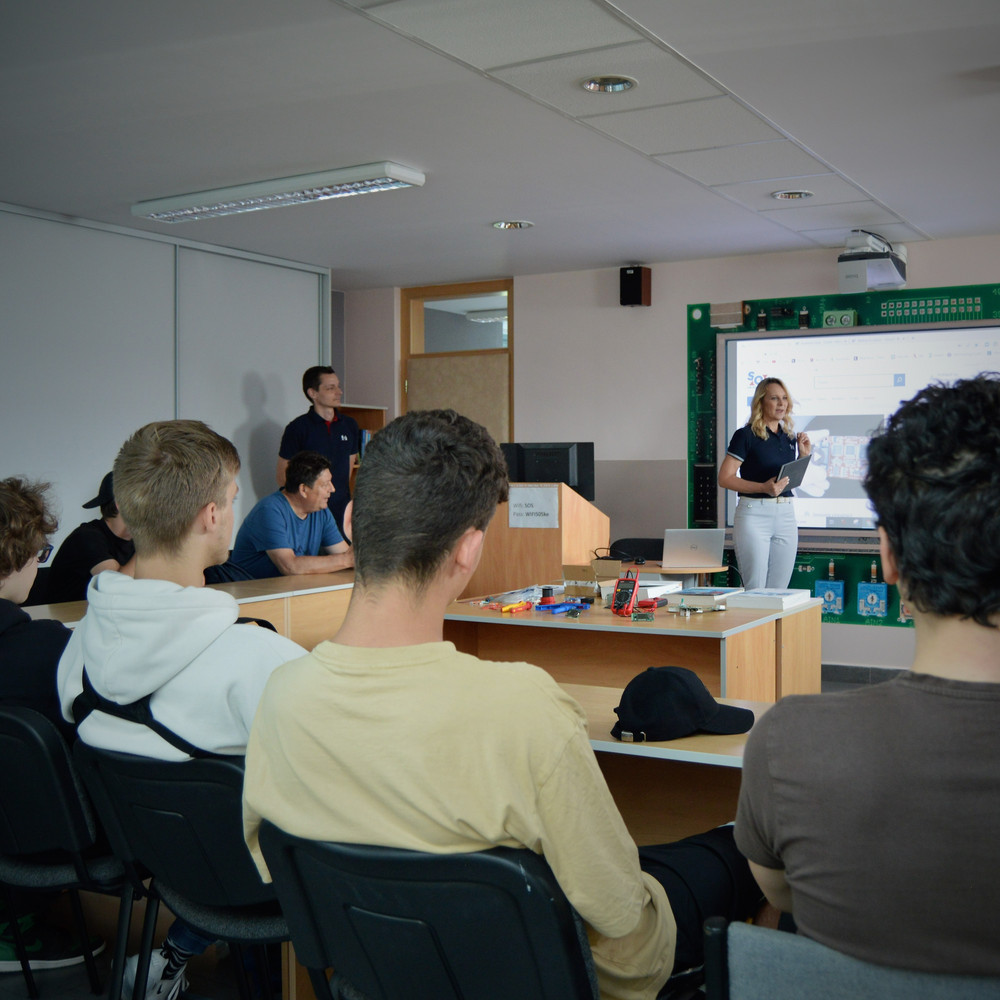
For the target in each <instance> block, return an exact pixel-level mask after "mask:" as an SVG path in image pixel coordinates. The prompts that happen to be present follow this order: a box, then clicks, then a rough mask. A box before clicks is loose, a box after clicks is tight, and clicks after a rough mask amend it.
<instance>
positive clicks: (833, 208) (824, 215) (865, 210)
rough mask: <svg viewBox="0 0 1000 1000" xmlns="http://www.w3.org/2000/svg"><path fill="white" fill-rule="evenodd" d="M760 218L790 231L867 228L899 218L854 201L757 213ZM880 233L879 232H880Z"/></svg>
mask: <svg viewBox="0 0 1000 1000" xmlns="http://www.w3.org/2000/svg"><path fill="white" fill-rule="evenodd" d="M759 214H760V216H761V217H762V218H765V219H770V220H771V221H772V222H777V223H778V225H780V226H785V227H786V228H788V229H791V230H793V231H794V232H797V233H801V232H806V231H807V230H810V229H836V228H837V227H838V226H846V227H847V228H848V229H855V228H859V227H860V228H861V229H871V228H872V227H878V226H879V225H888V224H889V223H892V222H898V221H899V219H898V218H897V217H896V216H894V215H893V214H892V212H890V211H889V210H888V209H887V208H883V206H881V205H879V204H876V203H875V202H874V201H854V202H848V203H846V204H842V205H816V206H801V207H795V208H778V209H774V210H772V211H768V212H760V213H759ZM880 231H881V230H880Z"/></svg>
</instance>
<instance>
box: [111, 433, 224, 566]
mask: <svg viewBox="0 0 1000 1000" xmlns="http://www.w3.org/2000/svg"><path fill="white" fill-rule="evenodd" d="M239 471H240V456H239V454H238V452H237V451H236V448H235V447H234V446H233V444H232V442H231V441H228V440H226V438H224V437H222V436H221V435H220V434H216V433H215V431H213V430H212V429H211V428H210V427H208V426H207V425H206V424H203V423H202V422H201V421H200V420H161V421H158V422H156V423H152V424H146V426H145V427H140V428H139V430H137V431H136V432H135V433H134V434H133V435H132V436H131V437H130V438H129V439H128V440H127V441H126V442H125V443H124V444H123V445H122V447H121V451H119V452H118V457H117V458H116V459H115V469H114V477H115V479H114V481H115V500H116V501H117V503H118V509H119V511H120V512H121V515H122V517H123V518H124V520H125V523H126V524H127V525H128V527H129V530H130V531H131V532H132V538H133V539H134V541H135V547H136V549H137V550H138V551H139V552H142V553H146V554H150V553H166V554H175V553H177V552H178V551H180V548H181V546H182V545H183V543H184V539H185V537H186V536H187V533H188V531H189V529H190V527H191V523H192V522H193V521H194V519H195V517H196V516H197V514H198V511H200V510H201V509H202V508H203V507H204V506H205V505H206V504H209V503H215V504H217V505H218V506H219V507H225V505H226V490H227V488H228V487H229V484H230V483H231V482H232V481H233V480H234V479H235V478H236V474H237V473H238V472H239Z"/></svg>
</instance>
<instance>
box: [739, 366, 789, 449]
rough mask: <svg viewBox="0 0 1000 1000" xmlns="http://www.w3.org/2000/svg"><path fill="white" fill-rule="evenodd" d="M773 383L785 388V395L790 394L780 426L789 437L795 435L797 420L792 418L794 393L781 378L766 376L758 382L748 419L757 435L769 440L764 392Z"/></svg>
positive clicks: (748, 423) (749, 425) (749, 424)
mask: <svg viewBox="0 0 1000 1000" xmlns="http://www.w3.org/2000/svg"><path fill="white" fill-rule="evenodd" d="M771 385H780V386H781V388H782V389H784V390H785V395H787V396H788V409H787V410H785V416H784V419H783V420H782V421H781V424H780V425H779V427H780V429H781V431H783V432H784V433H785V434H787V435H788V436H789V437H795V421H794V420H792V394H791V393H790V392H789V391H788V386H786V385H785V383H784V382H782V381H781V379H780V378H774V377H771V378H765V379H762V380H761V381H760V382H758V383H757V389H756V390H755V391H754V394H753V400H752V401H751V403H750V419H749V420H748V421H747V426H748V427H749V428H750V430H752V431H753V432H754V434H756V435H757V437H759V438H762V439H763V440H765V441H766V440H767V424H766V423H764V394H765V393H766V392H767V388H768V386H771Z"/></svg>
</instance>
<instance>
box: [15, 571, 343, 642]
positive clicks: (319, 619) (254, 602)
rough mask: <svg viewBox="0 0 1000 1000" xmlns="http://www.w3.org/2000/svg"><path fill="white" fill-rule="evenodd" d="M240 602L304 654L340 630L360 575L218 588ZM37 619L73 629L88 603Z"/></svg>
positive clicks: (42, 611)
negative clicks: (50, 619) (46, 619)
mask: <svg viewBox="0 0 1000 1000" xmlns="http://www.w3.org/2000/svg"><path fill="white" fill-rule="evenodd" d="M211 586H212V589H213V590H222V591H224V592H225V593H227V594H231V595H232V596H233V597H234V598H236V603H237V604H239V606H240V612H241V614H243V615H244V616H245V617H247V618H264V619H266V620H267V621H269V622H271V624H272V625H274V627H275V628H276V629H277V630H278V631H279V632H280V633H281V634H282V635H285V636H288V638H289V639H292V640H294V641H295V642H297V643H298V644H299V645H300V646H302V647H303V648H304V649H312V648H313V646H315V645H316V644H317V643H318V642H321V641H322V640H323V639H329V638H331V637H332V636H333V634H334V632H336V631H337V629H338V628H340V624H341V622H343V620H344V615H346V614H347V605H348V603H349V602H350V599H351V591H352V590H353V588H354V570H353V569H345V570H340V571H339V572H337V573H315V574H310V575H307V576H275V577H271V578H269V579H267V580H239V581H237V582H235V583H216V584H212V585H211ZM24 610H25V611H27V613H28V614H29V615H31V617H32V618H53V619H55V620H56V621H58V622H62V623H63V624H64V625H66V626H68V627H69V628H73V626H74V625H76V623H77V622H78V621H80V619H81V618H83V616H84V614H86V612H87V602H86V601H68V602H67V603H65V604H36V605H35V606H34V607H30V608H25V609H24Z"/></svg>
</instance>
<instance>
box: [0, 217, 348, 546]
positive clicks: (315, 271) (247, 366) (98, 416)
mask: <svg viewBox="0 0 1000 1000" xmlns="http://www.w3.org/2000/svg"><path fill="white" fill-rule="evenodd" d="M329 302H330V290H329V274H328V272H327V271H325V270H323V269H321V268H310V267H308V266H304V265H299V264H292V263H287V262H284V261H277V260H272V259H267V258H260V257H253V256H250V255H241V254H238V253H235V252H232V251H227V250H222V249H218V248H214V247H208V246H204V245H198V244H192V243H184V242H182V241H178V240H176V239H166V238H157V237H156V236H151V235H150V234H147V233H137V232H131V231H128V230H121V229H114V228H110V227H105V226H101V225H98V224H96V223H83V222H78V221H75V220H74V221H69V220H65V219H62V218H59V217H56V216H50V215H46V214H44V213H37V212H33V211H30V210H26V209H22V208H18V207H16V206H8V205H0V303H2V309H0V359H2V360H0V427H2V436H0V477H6V476H11V475H27V476H29V477H31V478H38V479H44V480H47V481H49V482H51V483H52V486H53V490H52V495H53V497H54V499H55V502H56V506H57V508H58V511H59V516H60V527H59V532H58V533H57V535H56V536H55V537H54V539H53V541H54V543H55V544H58V543H59V542H60V541H61V540H62V538H64V537H65V535H66V534H67V533H68V532H69V531H71V530H72V529H73V528H74V527H76V525H77V524H79V523H81V522H82V521H84V520H88V519H89V518H90V517H91V516H95V515H94V514H93V513H92V512H91V511H85V510H82V509H81V504H83V503H84V502H85V501H87V500H89V499H90V498H91V497H93V496H94V495H95V494H96V492H97V488H98V486H99V484H100V480H101V477H102V476H103V475H104V473H105V472H107V471H108V470H109V469H110V468H111V464H112V462H113V460H114V457H115V454H116V453H117V451H118V448H119V447H120V445H121V443H122V441H123V440H124V439H125V438H126V437H127V436H128V434H130V433H131V432H132V431H133V430H135V429H136V428H137V427H139V426H141V425H142V424H144V423H147V422H148V421H150V420H162V419H169V418H172V417H175V416H180V417H197V418H199V419H202V420H205V421H206V422H207V423H209V424H210V425H211V426H212V427H214V428H215V429H216V430H218V431H219V432H220V433H222V434H225V435H226V436H227V437H230V438H231V439H232V440H233V441H234V442H235V443H236V445H237V447H238V448H239V450H240V454H241V456H242V459H243V470H242V472H241V476H240V490H241V502H240V506H239V507H238V509H237V518H239V517H241V516H242V514H243V513H245V512H246V511H247V510H249V508H250V506H251V505H252V504H253V503H254V502H255V500H256V499H257V498H258V497H259V496H261V495H263V494H264V493H266V492H269V491H270V490H271V489H273V488H274V487H275V481H274V467H275V462H276V459H277V446H278V439H279V437H280V432H281V428H282V427H284V425H285V423H287V422H288V420H290V419H291V418H292V417H294V416H295V415H296V414H298V413H299V412H302V411H304V410H305V408H306V406H307V403H306V400H305V398H304V397H303V396H302V394H301V383H300V379H301V374H302V371H303V370H304V369H305V368H306V367H308V366H309V365H313V364H319V363H328V360H329V357H330V307H329ZM237 523H238V522H237Z"/></svg>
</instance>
